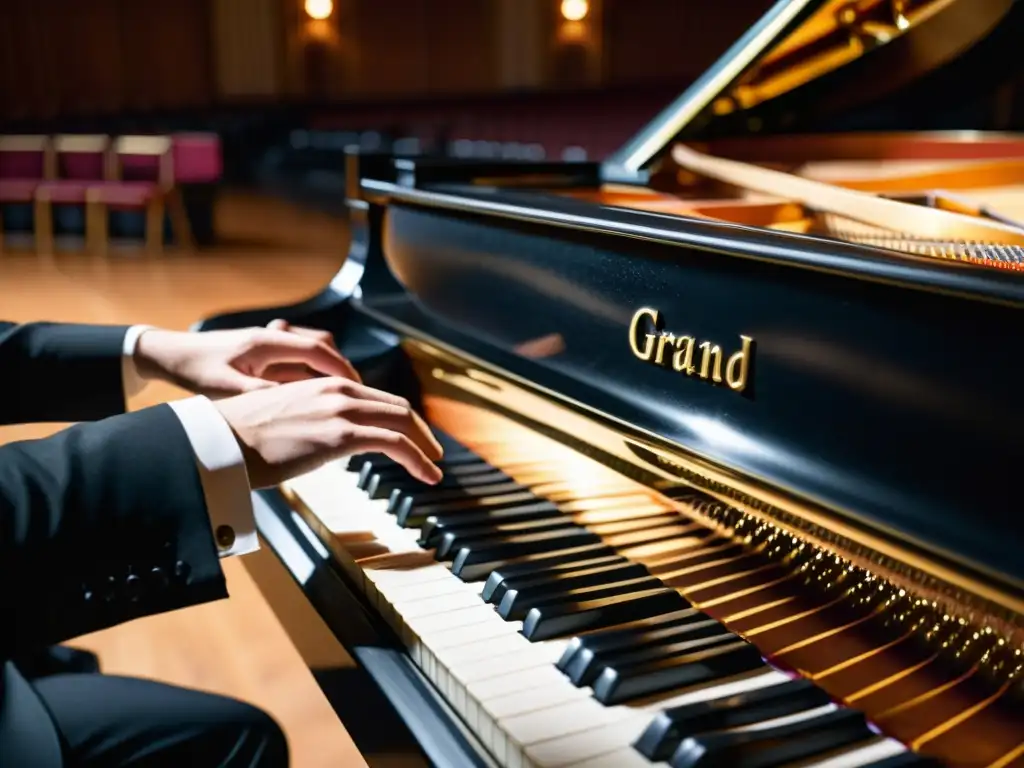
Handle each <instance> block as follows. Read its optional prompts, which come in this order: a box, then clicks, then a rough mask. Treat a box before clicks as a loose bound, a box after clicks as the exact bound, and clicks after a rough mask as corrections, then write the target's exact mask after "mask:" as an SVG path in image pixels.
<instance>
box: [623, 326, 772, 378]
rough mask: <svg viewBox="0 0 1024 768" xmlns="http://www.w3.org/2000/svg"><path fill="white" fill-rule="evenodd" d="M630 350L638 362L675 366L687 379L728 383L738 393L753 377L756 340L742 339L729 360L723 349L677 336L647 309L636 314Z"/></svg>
mask: <svg viewBox="0 0 1024 768" xmlns="http://www.w3.org/2000/svg"><path fill="white" fill-rule="evenodd" d="M629 348H630V350H631V351H632V352H633V356H634V357H636V358H637V359H638V360H643V361H644V362H648V363H653V364H654V365H660V366H663V367H668V366H671V368H672V370H674V371H678V372H679V373H682V374H684V375H685V376H692V377H696V378H698V379H702V380H703V381H710V382H713V383H715V384H723V383H724V384H725V385H726V386H728V387H729V389H731V390H733V391H734V392H743V391H744V390H745V389H746V388H747V379H748V377H749V375H750V363H751V357H752V356H753V350H754V340H753V338H751V337H750V336H744V335H740V344H739V349H737V350H735V351H734V352H733V353H732V354H731V355H729V356H728V358H726V352H725V351H724V350H723V348H722V346H721V345H719V344H716V343H714V342H713V341H702V340H698V339H697V338H696V337H694V336H690V335H685V336H677V335H676V334H674V333H672V332H670V331H667V330H665V322H664V319H663V317H662V315H661V312H659V311H658V310H656V309H651V308H650V307H643V308H642V309H638V310H637V311H636V312H635V313H633V319H632V320H631V321H630V323H629Z"/></svg>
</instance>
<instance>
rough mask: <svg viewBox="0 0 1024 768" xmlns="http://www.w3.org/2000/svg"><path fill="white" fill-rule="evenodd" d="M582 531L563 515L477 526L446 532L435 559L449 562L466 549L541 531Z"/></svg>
mask: <svg viewBox="0 0 1024 768" xmlns="http://www.w3.org/2000/svg"><path fill="white" fill-rule="evenodd" d="M570 528H571V529H576V530H583V529H581V528H580V526H578V525H576V524H575V523H574V522H573V521H572V519H571V518H569V517H566V516H565V515H555V516H553V517H542V518H539V519H535V520H515V521H512V522H508V523H505V522H503V523H500V524H498V525H490V526H477V527H475V528H466V529H463V530H454V531H448V532H446V533H445V534H444V535H443V536H442V537H441V540H440V541H439V542H438V543H437V549H436V550H435V557H436V558H437V559H438V560H449V559H451V558H452V557H454V556H455V554H456V553H457V552H458V551H459V550H460V549H463V548H466V547H476V546H487V545H488V544H489V543H491V542H497V541H504V540H505V539H507V538H508V537H509V536H521V535H522V536H525V535H528V534H533V533H541V532H543V531H552V530H565V529H570Z"/></svg>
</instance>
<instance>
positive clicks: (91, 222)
mask: <svg viewBox="0 0 1024 768" xmlns="http://www.w3.org/2000/svg"><path fill="white" fill-rule="evenodd" d="M107 218H108V215H107V207H106V206H105V205H103V203H102V202H100V201H99V200H90V199H87V200H86V201H85V247H86V250H87V251H89V252H90V253H94V254H96V255H98V256H106V254H107V248H108V246H109V244H110V227H109V224H108V222H107Z"/></svg>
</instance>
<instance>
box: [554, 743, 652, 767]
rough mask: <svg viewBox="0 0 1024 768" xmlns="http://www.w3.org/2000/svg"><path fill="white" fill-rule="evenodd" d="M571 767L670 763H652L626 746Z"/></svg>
mask: <svg viewBox="0 0 1024 768" xmlns="http://www.w3.org/2000/svg"><path fill="white" fill-rule="evenodd" d="M571 768H669V764H668V763H663V762H657V763H652V762H651V761H650V760H648V759H647V758H646V757H644V756H643V755H641V754H640V753H639V752H637V751H636V750H635V749H633V748H632V747H624V748H622V749H618V750H616V751H615V752H608V753H605V754H603V755H601V756H599V757H594V758H591V759H589V760H584V761H582V762H579V763H573V764H572V766H571Z"/></svg>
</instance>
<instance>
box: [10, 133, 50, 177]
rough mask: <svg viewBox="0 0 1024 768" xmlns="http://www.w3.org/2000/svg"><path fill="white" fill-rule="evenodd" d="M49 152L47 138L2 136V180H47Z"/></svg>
mask: <svg viewBox="0 0 1024 768" xmlns="http://www.w3.org/2000/svg"><path fill="white" fill-rule="evenodd" d="M48 151H49V140H48V139H47V138H46V137H45V136H0V179H17V180H21V181H34V180H37V179H43V178H46V176H47V170H48V169H47V165H48V163H47V153H48Z"/></svg>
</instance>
